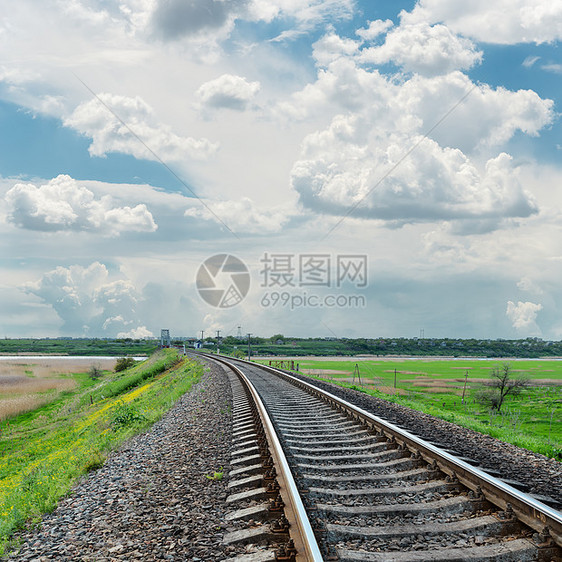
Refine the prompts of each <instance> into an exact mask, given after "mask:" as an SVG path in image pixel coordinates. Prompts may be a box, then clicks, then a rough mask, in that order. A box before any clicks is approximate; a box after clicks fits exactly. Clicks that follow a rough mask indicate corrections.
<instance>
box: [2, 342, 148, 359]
mask: <svg viewBox="0 0 562 562" xmlns="http://www.w3.org/2000/svg"><path fill="white" fill-rule="evenodd" d="M158 344H159V342H158V341H157V340H134V339H131V338H123V339H92V338H61V339H58V338H57V339H53V338H45V339H31V338H25V339H3V340H0V354H12V353H13V354H26V353H31V354H42V353H44V354H46V355H53V354H57V355H114V356H119V357H121V356H124V355H149V354H151V353H152V352H153V351H154V350H155V349H157V348H158Z"/></svg>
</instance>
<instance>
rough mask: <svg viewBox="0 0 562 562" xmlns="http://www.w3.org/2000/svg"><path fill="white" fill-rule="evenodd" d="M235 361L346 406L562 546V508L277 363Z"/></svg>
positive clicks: (356, 416)
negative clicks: (322, 388) (281, 368)
mask: <svg viewBox="0 0 562 562" xmlns="http://www.w3.org/2000/svg"><path fill="white" fill-rule="evenodd" d="M235 361H240V362H242V363H246V364H248V365H253V366H254V367H258V368H261V369H263V370H265V371H268V372H270V373H273V374H275V375H277V376H281V377H283V378H285V379H286V380H290V381H291V382H292V383H293V384H295V385H296V386H298V387H300V388H303V389H306V390H307V391H308V392H309V393H310V394H313V395H315V396H318V397H320V398H322V399H323V400H325V401H327V402H329V403H331V404H332V405H333V406H335V407H336V408H338V409H340V410H347V411H348V412H350V413H351V414H352V415H353V417H355V419H357V420H360V419H361V420H363V421H364V422H365V423H366V424H367V425H369V426H370V427H372V428H373V429H379V430H382V431H383V433H384V434H385V435H386V436H387V437H389V438H394V439H395V440H396V441H397V442H398V443H399V444H402V445H404V446H406V447H407V448H408V449H409V450H410V451H411V452H419V453H420V454H421V456H422V457H423V458H424V460H426V461H427V462H428V463H430V464H431V463H433V462H434V461H435V462H436V463H437V465H438V467H439V469H440V470H442V471H443V472H444V473H446V474H448V475H449V476H451V477H456V478H457V479H458V480H459V482H461V483H462V484H464V485H465V486H467V487H468V488H470V489H471V490H473V491H474V492H477V493H480V492H481V493H482V494H483V495H484V497H485V498H486V499H487V500H488V501H490V502H491V503H492V504H494V505H496V506H498V507H500V508H501V509H503V510H506V509H508V504H509V505H510V506H511V508H512V509H513V512H514V513H515V516H516V517H517V518H518V519H519V520H520V521H522V522H523V523H525V524H526V525H528V526H529V527H531V528H532V529H533V530H535V531H537V532H538V533H541V534H542V533H544V531H545V527H548V533H547V534H549V535H550V536H551V537H552V539H553V540H554V542H555V543H556V544H557V545H558V546H560V547H562V512H560V511H558V510H556V509H553V508H552V507H550V506H548V505H546V504H544V503H542V502H541V501H539V500H536V499H535V498H533V497H531V496H530V495H529V494H526V493H525V492H522V491H521V490H517V489H516V488H514V487H513V486H510V485H509V484H507V483H506V482H503V481H502V480H500V479H498V478H495V477H494V476H492V475H490V474H488V473H486V472H484V471H482V470H480V469H478V468H476V467H474V466H472V465H470V464H469V463H467V462H465V461H463V460H462V459H459V458H457V457H455V456H454V455H451V454H450V453H448V452H446V451H444V450H442V449H440V448H438V447H436V446H435V445H433V444H431V443H429V442H428V441H425V440H424V439H422V438H421V437H418V436H417V435H414V434H412V433H410V432H409V431H407V430H405V429H402V428H401V427H398V426H397V425H395V424H393V423H391V422H388V421H386V420H384V419H382V418H380V417H378V416H376V415H374V414H371V413H370V412H367V411H366V410H363V409H362V408H360V407H359V406H355V405H354V404H351V403H350V402H348V401H347V400H344V399H343V398H339V397H338V396H335V395H334V394H331V393H330V392H328V391H325V390H321V389H320V388H318V387H316V386H314V385H312V384H310V383H308V382H306V381H302V380H300V379H297V378H296V377H294V376H293V375H290V374H288V373H286V372H284V371H281V370H279V369H275V368H274V367H269V366H267V365H260V364H259V363H253V362H250V361H246V360H244V359H235Z"/></svg>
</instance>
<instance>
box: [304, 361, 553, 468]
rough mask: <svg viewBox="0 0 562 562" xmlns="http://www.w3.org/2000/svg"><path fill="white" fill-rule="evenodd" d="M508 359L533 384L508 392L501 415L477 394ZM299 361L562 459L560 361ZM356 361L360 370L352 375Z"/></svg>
mask: <svg viewBox="0 0 562 562" xmlns="http://www.w3.org/2000/svg"><path fill="white" fill-rule="evenodd" d="M504 362H508V363H509V364H510V366H511V369H512V371H513V373H514V374H515V375H518V374H521V375H525V376H527V377H528V378H529V379H530V385H529V386H528V387H527V388H526V389H525V390H524V391H523V393H522V394H521V395H519V396H517V397H513V398H507V399H506V402H505V403H504V405H503V406H502V409H501V414H500V415H498V414H494V413H492V412H490V410H489V409H488V408H487V407H485V406H484V405H482V404H480V403H478V401H477V400H476V395H477V392H478V390H479V389H481V388H482V387H483V382H484V381H485V380H488V379H489V377H490V371H491V369H492V368H494V367H496V366H500V367H501V365H502V364H503V363H504ZM299 364H300V370H301V372H304V373H305V374H308V375H310V376H313V377H318V378H322V379H324V380H329V381H332V382H335V383H338V384H341V385H343V386H355V387H356V388H357V389H360V390H362V391H364V392H367V393H369V394H372V395H375V396H377V397H380V398H384V399H386V400H391V401H393V402H397V403H400V404H402V405H404V406H408V407H411V408H413V409H416V410H420V411H423V412H426V413H429V414H432V415H434V416H437V417H439V418H441V419H444V420H447V421H451V422H453V423H457V424H459V425H462V426H464V427H469V428H471V429H475V430H476V431H480V432H482V433H486V434H489V435H492V436H493V437H496V438H498V439H501V440H503V441H506V442H509V443H513V444H515V445H518V446H520V447H523V448H526V449H529V450H532V451H535V452H538V453H542V454H544V455H547V456H550V457H553V458H556V459H558V460H562V361H554V360H549V359H545V360H507V361H503V360H493V361H490V360H463V359H443V360H435V359H423V358H416V359H412V360H409V359H408V360H406V359H390V358H389V359H376V360H370V359H369V360H357V361H349V360H343V361H334V360H328V359H327V360H303V359H300V360H299ZM355 365H357V367H358V369H359V372H358V375H357V374H356V375H355V377H354V371H355ZM395 370H396V388H395V386H394V381H395ZM466 374H468V377H467V378H466V377H465V375H466ZM359 377H360V380H359ZM465 380H466V391H465V399H464V402H463V401H462V396H463V391H464V386H465Z"/></svg>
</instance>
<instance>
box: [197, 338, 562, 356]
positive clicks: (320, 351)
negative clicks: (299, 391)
mask: <svg viewBox="0 0 562 562" xmlns="http://www.w3.org/2000/svg"><path fill="white" fill-rule="evenodd" d="M204 346H205V347H206V348H212V347H216V338H208V339H206V340H205V342H204ZM250 348H251V349H250V350H251V354H252V355H288V356H295V357H297V356H303V355H340V356H341V355H343V356H345V355H357V354H370V355H419V356H423V355H432V356H448V357H461V356H469V357H543V356H548V357H552V356H561V357H562V342H560V341H543V340H541V339H538V338H527V339H524V340H482V339H450V338H433V339H428V338H359V339H346V338H343V339H336V338H334V339H318V338H309V339H299V338H290V337H285V336H283V335H282V334H276V335H275V336H273V337H271V338H259V337H252V338H251V340H250ZM220 349H221V351H224V352H227V353H228V352H231V351H232V350H235V349H238V350H240V351H242V352H244V353H247V350H248V340H247V339H241V340H238V339H236V338H233V337H230V336H229V337H226V338H223V339H222V340H221V344H220Z"/></svg>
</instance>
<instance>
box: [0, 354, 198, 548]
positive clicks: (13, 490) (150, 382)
mask: <svg viewBox="0 0 562 562" xmlns="http://www.w3.org/2000/svg"><path fill="white" fill-rule="evenodd" d="M201 373H202V367H201V366H200V365H198V364H195V363H193V362H190V361H188V360H185V359H183V358H180V357H179V356H178V355H177V352H176V351H175V350H163V351H160V352H158V353H156V354H154V355H153V356H151V357H150V358H149V359H148V360H147V361H145V362H143V363H141V364H139V365H135V366H134V367H132V368H131V369H128V370H127V371H124V372H122V373H116V374H111V375H106V376H105V377H104V378H103V379H101V380H98V381H96V382H92V381H91V380H90V379H86V378H85V377H84V375H80V376H78V377H77V378H78V380H79V381H80V382H81V385H80V388H79V390H77V391H75V392H69V393H67V394H66V395H65V396H63V397H61V399H60V400H58V401H56V402H54V403H52V404H49V405H48V406H45V407H43V408H39V409H38V410H35V411H33V412H29V413H26V414H23V415H21V416H18V417H16V418H12V419H10V420H9V421H8V423H6V422H5V423H4V424H2V428H3V431H2V433H1V434H0V555H2V554H3V553H4V551H5V549H6V546H7V544H8V540H9V537H10V535H11V534H12V533H13V532H14V531H15V530H17V529H19V528H21V527H22V526H24V525H25V524H26V523H27V524H29V523H33V522H34V521H38V520H39V519H40V517H41V515H42V514H43V513H45V512H48V511H50V510H52V509H53V508H54V506H55V505H56V502H57V500H58V499H59V498H60V497H61V496H63V495H65V494H66V493H67V492H68V491H69V490H70V488H71V486H72V484H73V483H74V482H75V481H76V480H77V478H78V477H80V476H81V475H82V474H84V473H86V472H88V471H89V470H92V469H94V468H97V467H99V466H100V465H101V464H102V463H103V461H104V460H105V458H106V455H107V454H108V453H109V452H110V451H111V450H112V449H115V448H116V447H117V446H118V445H119V444H120V443H122V442H123V441H124V440H125V439H127V438H128V437H130V436H131V435H133V434H135V433H138V432H139V431H141V430H142V429H143V428H146V427H147V426H149V425H151V424H152V423H154V422H155V421H157V420H158V419H160V418H161V417H162V415H163V413H164V412H165V411H166V410H168V409H169V408H170V407H171V406H172V404H173V403H174V402H175V401H176V400H177V399H178V398H179V397H180V396H181V395H182V394H184V393H185V392H187V391H188V390H189V389H190V388H191V386H192V385H193V383H194V382H196V381H197V380H198V379H199V377H200V376H201Z"/></svg>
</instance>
